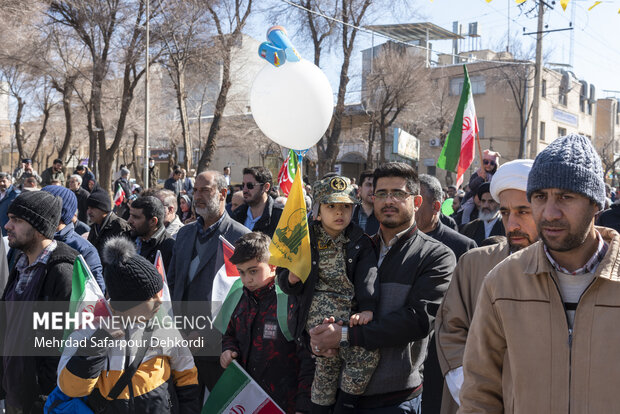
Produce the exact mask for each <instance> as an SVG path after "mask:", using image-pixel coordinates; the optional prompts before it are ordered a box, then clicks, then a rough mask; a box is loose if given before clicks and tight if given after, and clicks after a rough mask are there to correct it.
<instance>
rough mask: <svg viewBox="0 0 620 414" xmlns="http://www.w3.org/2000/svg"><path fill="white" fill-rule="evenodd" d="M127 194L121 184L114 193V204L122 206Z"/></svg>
mask: <svg viewBox="0 0 620 414" xmlns="http://www.w3.org/2000/svg"><path fill="white" fill-rule="evenodd" d="M126 196H127V194H125V190H123V187H121V185H120V184H119V185H118V188H117V189H116V193H115V194H114V205H115V206H117V207H118V206H120V205H121V204H122V203H123V200H125V197H126Z"/></svg>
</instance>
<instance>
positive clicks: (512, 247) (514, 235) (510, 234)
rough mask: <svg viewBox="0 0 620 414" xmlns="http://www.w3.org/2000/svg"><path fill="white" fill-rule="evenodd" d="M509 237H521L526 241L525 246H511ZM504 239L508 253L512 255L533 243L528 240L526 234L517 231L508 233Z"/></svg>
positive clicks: (528, 237)
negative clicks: (506, 240)
mask: <svg viewBox="0 0 620 414" xmlns="http://www.w3.org/2000/svg"><path fill="white" fill-rule="evenodd" d="M511 237H523V238H524V239H527V246H521V245H519V244H513V243H512V241H511ZM506 239H508V245H509V246H510V251H511V252H512V253H514V252H517V251H519V250H521V249H525V248H526V247H529V246H530V245H531V244H532V243H533V241H532V239H531V238H530V236H529V235H528V234H527V233H523V232H521V231H518V230H517V231H511V232H508V233H507V234H506Z"/></svg>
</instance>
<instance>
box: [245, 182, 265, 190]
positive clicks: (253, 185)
mask: <svg viewBox="0 0 620 414" xmlns="http://www.w3.org/2000/svg"><path fill="white" fill-rule="evenodd" d="M264 184H265V183H243V188H247V189H248V190H253V189H254V187H256V186H257V185H258V186H263V185H264Z"/></svg>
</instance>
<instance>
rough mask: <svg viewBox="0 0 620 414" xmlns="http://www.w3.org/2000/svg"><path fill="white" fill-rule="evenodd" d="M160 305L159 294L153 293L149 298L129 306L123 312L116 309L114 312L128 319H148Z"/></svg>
mask: <svg viewBox="0 0 620 414" xmlns="http://www.w3.org/2000/svg"><path fill="white" fill-rule="evenodd" d="M160 306H161V298H160V297H159V295H155V296H153V297H152V298H150V299H149V300H146V301H144V302H142V303H140V304H139V305H136V306H134V307H133V308H130V309H128V310H126V311H124V312H118V311H117V312H116V313H117V314H118V315H122V316H123V317H126V318H128V319H134V318H135V319H136V320H142V321H148V320H150V319H151V318H152V317H153V316H155V314H156V313H157V311H158V310H159V307H160Z"/></svg>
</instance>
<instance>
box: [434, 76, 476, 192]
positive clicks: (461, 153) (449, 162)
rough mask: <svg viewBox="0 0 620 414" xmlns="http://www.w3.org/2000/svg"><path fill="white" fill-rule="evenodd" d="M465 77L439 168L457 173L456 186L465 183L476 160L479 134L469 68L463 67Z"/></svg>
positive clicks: (440, 157) (438, 162) (438, 163)
mask: <svg viewBox="0 0 620 414" xmlns="http://www.w3.org/2000/svg"><path fill="white" fill-rule="evenodd" d="M463 70H464V71H465V76H464V80H463V91H462V92H461V100H460V101H459V107H458V109H457V111H456V115H455V116H454V122H453V123H452V129H451V130H450V133H449V134H448V136H447V137H446V142H445V143H444V145H443V148H442V150H441V154H440V155H439V158H438V160H437V167H439V168H441V169H444V170H447V171H452V172H454V173H456V186H457V187H459V186H460V185H461V184H462V183H463V174H465V171H466V170H467V169H468V168H469V166H470V165H471V163H472V161H473V160H474V143H475V140H476V135H477V134H478V119H477V118H476V107H475V106H474V97H473V95H472V92H471V82H470V81H469V74H468V73H467V67H466V66H465V65H463Z"/></svg>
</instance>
